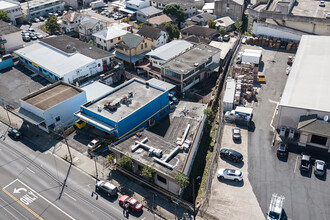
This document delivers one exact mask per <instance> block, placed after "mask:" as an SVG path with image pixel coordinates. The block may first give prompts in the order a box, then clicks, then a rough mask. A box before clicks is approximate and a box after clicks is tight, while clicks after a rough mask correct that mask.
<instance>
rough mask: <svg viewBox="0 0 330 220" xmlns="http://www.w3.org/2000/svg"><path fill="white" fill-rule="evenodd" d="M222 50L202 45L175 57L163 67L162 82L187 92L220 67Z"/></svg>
mask: <svg viewBox="0 0 330 220" xmlns="http://www.w3.org/2000/svg"><path fill="white" fill-rule="evenodd" d="M220 52H221V50H219V49H217V48H215V47H212V46H210V45H207V44H204V43H200V44H197V45H194V46H193V47H191V48H189V49H188V50H186V51H185V52H183V53H181V54H179V55H178V56H175V57H173V58H172V59H170V60H168V61H167V62H165V63H164V64H163V65H162V68H161V73H162V74H161V76H162V80H165V81H166V82H169V83H172V84H174V85H176V86H177V90H179V91H180V92H185V91H187V90H188V89H190V88H191V87H192V86H194V85H195V84H197V83H199V82H200V81H202V80H203V79H205V78H207V77H208V76H209V75H210V74H212V73H213V72H214V71H217V69H218V67H219V66H220Z"/></svg>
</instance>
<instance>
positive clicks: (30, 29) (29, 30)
mask: <svg viewBox="0 0 330 220" xmlns="http://www.w3.org/2000/svg"><path fill="white" fill-rule="evenodd" d="M27 31H28V32H30V33H31V32H35V30H34V29H33V28H31V27H30V28H29V29H27Z"/></svg>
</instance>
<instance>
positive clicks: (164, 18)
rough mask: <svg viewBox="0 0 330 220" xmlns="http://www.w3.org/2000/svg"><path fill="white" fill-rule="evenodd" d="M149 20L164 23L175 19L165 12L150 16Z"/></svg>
mask: <svg viewBox="0 0 330 220" xmlns="http://www.w3.org/2000/svg"><path fill="white" fill-rule="evenodd" d="M147 21H148V23H149V24H156V25H160V24H162V23H166V22H172V21H173V19H172V18H171V17H169V16H168V15H165V14H163V15H159V16H156V17H152V18H149V19H148V20H147Z"/></svg>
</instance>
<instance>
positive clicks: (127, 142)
mask: <svg viewBox="0 0 330 220" xmlns="http://www.w3.org/2000/svg"><path fill="white" fill-rule="evenodd" d="M180 103H181V102H180ZM179 105H180V106H178V107H177V108H176V110H175V112H174V113H173V117H172V118H171V120H170V125H169V126H168V125H167V124H166V123H167V121H161V123H160V124H159V125H157V126H159V128H155V129H162V128H163V125H164V124H166V125H165V126H168V127H167V130H166V133H165V136H160V135H158V134H156V133H155V132H153V131H148V130H143V131H142V132H140V133H141V136H138V135H135V134H133V135H131V136H129V137H127V138H126V139H124V140H123V141H121V142H120V143H118V144H116V145H115V146H114V147H113V148H114V149H115V150H117V151H119V152H122V153H123V154H125V155H127V156H129V157H131V158H133V159H134V160H136V161H139V162H141V163H142V164H144V165H148V166H154V168H155V169H156V170H157V171H158V172H161V173H164V174H166V175H167V176H170V177H172V178H174V177H175V175H176V174H177V173H178V172H183V170H184V168H185V167H184V165H185V163H186V160H187V158H188V156H189V153H188V152H179V153H177V154H176V155H175V156H174V157H173V159H171V160H170V161H169V162H168V163H169V164H170V165H172V166H173V170H172V169H169V168H167V167H165V166H163V165H161V164H159V163H158V162H155V161H154V157H150V156H149V153H148V152H147V151H146V150H144V149H142V148H139V149H138V150H136V151H135V152H132V146H133V145H135V143H136V141H139V142H142V140H144V139H145V138H148V141H147V142H145V144H147V145H148V146H151V147H153V148H155V149H159V150H161V151H162V157H161V158H159V159H160V160H163V161H164V160H165V159H166V158H167V156H168V155H169V154H170V153H171V152H172V151H173V150H174V149H175V148H176V147H177V145H176V140H177V138H181V137H182V136H183V134H184V132H185V130H186V128H187V126H188V124H189V125H190V129H189V132H188V135H187V137H186V140H189V141H191V142H192V141H193V140H194V138H195V135H196V131H197V129H198V126H199V124H200V122H201V120H202V118H203V115H204V113H203V111H204V109H205V108H206V107H207V105H204V104H200V103H191V102H182V103H181V104H179ZM183 109H184V111H185V112H186V114H183V113H182V111H183ZM200 116H202V117H200ZM192 145H193V143H191V146H190V147H192ZM188 166H189V165H188Z"/></svg>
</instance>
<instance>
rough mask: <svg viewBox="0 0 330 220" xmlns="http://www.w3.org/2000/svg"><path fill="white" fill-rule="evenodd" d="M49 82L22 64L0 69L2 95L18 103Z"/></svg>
mask: <svg viewBox="0 0 330 220" xmlns="http://www.w3.org/2000/svg"><path fill="white" fill-rule="evenodd" d="M48 84H50V83H49V82H48V81H47V80H46V79H44V78H43V77H41V76H39V75H37V74H35V73H33V72H32V71H30V70H28V69H26V68H25V67H23V66H21V65H15V66H14V67H12V68H7V69H4V70H1V71H0V94H1V95H0V96H1V98H2V99H5V100H6V101H8V102H9V103H14V104H16V105H17V104H18V103H19V101H18V100H19V99H20V98H22V97H24V96H26V95H28V94H30V93H32V92H34V91H36V90H38V89H40V88H42V87H44V86H46V85H48Z"/></svg>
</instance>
